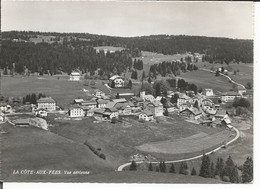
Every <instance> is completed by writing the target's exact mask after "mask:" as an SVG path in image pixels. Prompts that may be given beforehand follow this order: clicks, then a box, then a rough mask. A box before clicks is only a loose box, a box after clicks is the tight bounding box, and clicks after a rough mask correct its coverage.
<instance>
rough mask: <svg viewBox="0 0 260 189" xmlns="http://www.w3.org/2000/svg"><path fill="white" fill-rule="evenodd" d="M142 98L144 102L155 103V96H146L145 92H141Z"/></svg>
mask: <svg viewBox="0 0 260 189" xmlns="http://www.w3.org/2000/svg"><path fill="white" fill-rule="evenodd" d="M140 98H141V99H142V100H144V101H150V102H153V101H154V100H155V98H154V96H153V95H150V94H148V95H146V94H145V91H141V92H140Z"/></svg>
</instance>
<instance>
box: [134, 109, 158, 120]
mask: <svg viewBox="0 0 260 189" xmlns="http://www.w3.org/2000/svg"><path fill="white" fill-rule="evenodd" d="M138 117H139V119H142V120H145V121H152V120H154V117H153V112H151V111H149V110H144V111H142V112H141V113H140V114H139V115H138Z"/></svg>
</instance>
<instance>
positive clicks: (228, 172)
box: [129, 155, 253, 183]
mask: <svg viewBox="0 0 260 189" xmlns="http://www.w3.org/2000/svg"><path fill="white" fill-rule="evenodd" d="M201 160H202V163H201V166H200V169H199V172H198V173H197V170H196V169H195V168H194V167H193V168H192V169H191V170H190V169H189V167H188V164H187V162H185V161H184V162H181V163H178V169H177V166H176V164H174V163H171V164H170V166H167V165H166V163H165V161H161V162H159V163H156V164H155V165H153V164H152V163H149V165H148V167H147V169H148V171H156V172H161V173H166V172H169V173H176V174H183V175H192V176H195V175H198V176H200V177H204V178H216V179H220V180H222V181H225V182H231V183H241V182H242V183H249V182H251V181H253V159H252V158H251V157H247V159H246V161H245V162H244V164H243V165H242V166H240V167H238V166H237V165H236V164H235V163H234V161H233V160H232V158H231V156H229V157H228V158H227V160H226V161H225V162H224V160H223V158H217V162H216V165H215V164H214V162H213V161H211V160H210V158H209V156H208V155H203V157H202V159H201ZM137 169H138V166H137V164H136V162H135V161H132V162H131V164H130V166H129V170H130V171H136V170H137ZM238 171H241V173H242V174H241V176H240V175H239V173H238Z"/></svg>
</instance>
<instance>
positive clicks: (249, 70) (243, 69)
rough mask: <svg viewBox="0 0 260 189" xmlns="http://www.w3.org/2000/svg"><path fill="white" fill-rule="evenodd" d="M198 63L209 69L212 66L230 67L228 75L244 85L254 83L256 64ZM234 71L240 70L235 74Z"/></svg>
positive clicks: (199, 65) (201, 66)
mask: <svg viewBox="0 0 260 189" xmlns="http://www.w3.org/2000/svg"><path fill="white" fill-rule="evenodd" d="M196 65H197V66H198V67H200V68H207V69H211V68H214V69H216V68H219V67H222V66H223V67H224V68H229V73H228V75H229V76H230V77H231V78H232V79H233V80H234V81H236V82H238V83H241V84H242V85H246V84H247V82H251V83H253V74H254V64H244V63H240V64H235V63H230V64H229V65H226V64H210V63H207V62H199V63H197V64H196ZM238 70H239V71H238ZM234 71H238V72H237V73H236V75H234Z"/></svg>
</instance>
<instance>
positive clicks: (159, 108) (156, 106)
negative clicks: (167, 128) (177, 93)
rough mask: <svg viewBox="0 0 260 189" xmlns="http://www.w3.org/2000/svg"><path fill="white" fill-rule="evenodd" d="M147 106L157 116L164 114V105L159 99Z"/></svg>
mask: <svg viewBox="0 0 260 189" xmlns="http://www.w3.org/2000/svg"><path fill="white" fill-rule="evenodd" d="M146 108H147V110H149V111H151V112H152V113H153V115H154V116H155V117H157V116H163V105H162V103H161V102H159V101H153V102H149V103H148V104H147V106H146Z"/></svg>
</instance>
